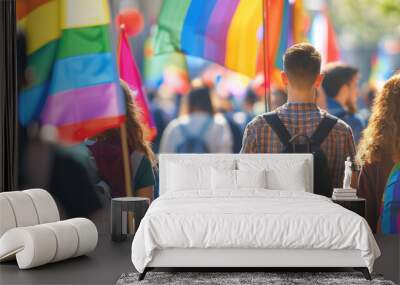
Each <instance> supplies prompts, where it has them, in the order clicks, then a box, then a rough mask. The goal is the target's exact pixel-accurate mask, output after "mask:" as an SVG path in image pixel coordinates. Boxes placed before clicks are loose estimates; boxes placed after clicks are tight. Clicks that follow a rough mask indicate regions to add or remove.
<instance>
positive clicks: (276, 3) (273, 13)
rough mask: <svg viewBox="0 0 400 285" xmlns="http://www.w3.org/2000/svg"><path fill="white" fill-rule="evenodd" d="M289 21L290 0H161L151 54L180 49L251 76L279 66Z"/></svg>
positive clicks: (286, 40) (286, 42) (287, 38)
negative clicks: (264, 25)
mask: <svg viewBox="0 0 400 285" xmlns="http://www.w3.org/2000/svg"><path fill="white" fill-rule="evenodd" d="M263 2H264V3H263ZM263 8H265V9H264V10H263ZM263 11H265V12H267V13H266V15H267V19H266V26H267V27H266V28H267V29H268V31H267V32H266V33H264V32H263ZM290 22H291V13H290V1H289V0H207V1H204V0H164V2H163V6H162V9H161V13H160V16H159V18H158V26H157V34H156V41H155V53H156V54H162V53H166V52H173V51H182V52H183V53H186V54H188V55H192V56H197V57H201V58H205V59H208V60H210V61H213V62H216V63H218V64H220V65H223V66H225V67H227V68H230V69H232V70H234V71H237V72H240V73H243V74H246V75H248V76H250V77H253V76H255V75H256V73H257V72H260V71H261V70H263V68H266V67H268V65H269V64H271V66H270V67H277V68H281V65H282V63H281V62H282V58H281V55H282V54H283V52H284V51H285V49H286V47H287V45H288V43H289V39H290V38H293V37H290V36H289V33H290ZM264 34H268V38H265V39H264ZM263 39H264V40H265V41H266V42H265V44H266V46H267V47H268V49H267V50H268V51H269V52H268V56H264V54H266V51H265V50H264V48H263V46H264V43H263ZM264 58H265V61H264ZM271 69H272V68H271Z"/></svg>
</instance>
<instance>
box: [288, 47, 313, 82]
mask: <svg viewBox="0 0 400 285" xmlns="http://www.w3.org/2000/svg"><path fill="white" fill-rule="evenodd" d="M283 69H284V71H285V73H286V74H287V76H288V78H289V80H290V81H291V82H292V83H294V84H295V85H297V86H299V87H300V88H308V87H311V85H312V84H313V83H314V81H315V79H317V76H318V75H319V74H320V72H321V54H320V53H319V52H318V51H317V50H316V49H315V48H314V47H313V46H312V45H311V44H308V43H299V44H295V45H293V46H291V47H289V48H288V49H287V50H286V52H285V54H284V56H283Z"/></svg>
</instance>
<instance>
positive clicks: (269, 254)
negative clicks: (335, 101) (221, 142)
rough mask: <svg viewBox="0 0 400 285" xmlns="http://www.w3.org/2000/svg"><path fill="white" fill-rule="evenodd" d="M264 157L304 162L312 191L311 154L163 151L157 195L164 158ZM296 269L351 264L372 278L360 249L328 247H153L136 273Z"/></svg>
mask: <svg viewBox="0 0 400 285" xmlns="http://www.w3.org/2000/svg"><path fill="white" fill-rule="evenodd" d="M239 156H240V157H247V158H254V159H263V160H264V159H265V160H267V161H268V163H277V161H280V162H282V161H285V162H298V161H305V162H306V166H305V170H304V175H306V176H307V177H308V181H309V185H308V189H306V190H307V192H311V193H312V192H313V188H312V187H313V182H312V181H313V156H312V155H310V154H204V155H198V154H184V155H182V154H180V155H178V154H164V155H160V194H161V195H162V194H164V193H165V192H166V191H167V189H165V187H164V185H166V181H167V179H168V177H167V161H171V160H172V161H174V160H175V161H178V160H179V161H182V159H184V160H186V159H188V160H190V161H191V162H193V161H196V160H197V161H200V162H201V161H204V160H207V162H208V163H209V164H212V163H213V162H215V161H216V160H219V159H233V160H235V159H236V158H238V157H239ZM187 267H196V268H199V267H203V268H216V267H222V268H227V267H230V268H238V270H243V268H271V267H272V268H274V267H275V268H277V267H279V268H281V267H284V268H288V267H289V268H295V267H301V268H304V267H309V268H313V267H318V268H321V267H326V268H332V267H341V268H343V267H353V268H355V269H357V270H360V271H362V273H363V274H364V276H365V278H366V279H368V280H371V276H370V274H369V271H368V269H367V267H366V264H365V262H364V260H363V259H362V257H361V252H360V251H359V250H328V249H323V250H322V249H246V248H243V249H238V248H232V249H229V248H226V249H215V248H210V249H192V248H187V249H184V248H171V249H162V250H156V251H155V253H154V256H153V259H152V261H151V262H150V263H149V264H148V266H147V267H146V269H145V271H144V272H143V273H142V274H141V275H140V276H139V280H142V279H143V278H144V277H145V274H146V272H148V271H149V270H152V269H154V268H187Z"/></svg>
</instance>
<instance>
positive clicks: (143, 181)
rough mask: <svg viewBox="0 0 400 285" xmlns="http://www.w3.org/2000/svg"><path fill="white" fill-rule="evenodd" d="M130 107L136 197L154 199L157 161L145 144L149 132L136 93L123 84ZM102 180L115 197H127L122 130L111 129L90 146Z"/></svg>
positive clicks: (128, 122) (128, 124) (129, 132)
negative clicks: (143, 121)
mask: <svg viewBox="0 0 400 285" xmlns="http://www.w3.org/2000/svg"><path fill="white" fill-rule="evenodd" d="M121 87H122V91H123V93H124V98H125V103H126V104H125V106H126V122H125V124H126V129H127V140H128V149H129V158H130V159H129V160H130V164H131V165H130V166H131V167H130V168H131V178H132V180H133V181H132V186H133V190H134V195H135V196H139V197H146V198H149V199H150V200H152V199H153V192H154V185H155V179H154V173H153V167H155V165H156V157H155V155H154V153H153V151H152V150H151V146H150V143H149V142H147V141H146V140H145V133H144V132H145V129H144V127H143V126H142V124H141V123H140V120H139V118H140V113H139V110H138V109H137V107H136V105H135V103H134V101H133V95H132V91H131V90H130V89H129V87H128V85H127V84H126V83H125V82H124V81H122V80H121ZM89 148H90V150H91V152H92V154H93V156H94V158H95V160H96V165H97V168H98V171H99V174H100V176H101V178H102V179H103V180H104V181H105V182H106V183H107V184H108V185H109V186H110V188H111V196H112V197H121V196H126V193H125V182H124V169H123V157H122V147H121V136H120V129H119V128H118V129H111V130H108V131H106V132H104V133H103V134H101V135H100V136H97V137H96V138H95V143H94V144H92V145H91V146H89Z"/></svg>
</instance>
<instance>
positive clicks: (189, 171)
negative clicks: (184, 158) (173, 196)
mask: <svg viewBox="0 0 400 285" xmlns="http://www.w3.org/2000/svg"><path fill="white" fill-rule="evenodd" d="M167 171H168V179H167V189H168V191H190V190H200V189H210V188H211V182H210V174H211V173H210V172H211V167H202V166H194V165H184V164H177V163H169V164H168V170H167Z"/></svg>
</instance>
